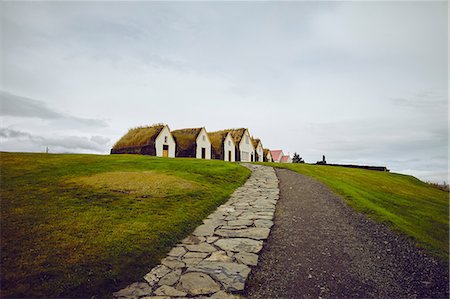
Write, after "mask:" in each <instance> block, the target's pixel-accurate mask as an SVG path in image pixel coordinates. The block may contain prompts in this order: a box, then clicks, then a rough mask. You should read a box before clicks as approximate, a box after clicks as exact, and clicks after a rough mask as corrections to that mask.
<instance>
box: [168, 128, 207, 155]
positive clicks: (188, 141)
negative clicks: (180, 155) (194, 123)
mask: <svg viewBox="0 0 450 299" xmlns="http://www.w3.org/2000/svg"><path fill="white" fill-rule="evenodd" d="M202 129H203V128H189V129H180V130H175V131H172V132H171V133H172V136H173V138H174V139H175V142H176V143H177V147H179V148H180V149H182V150H191V149H193V148H194V147H195V145H196V141H197V137H198V134H200V132H201V131H202Z"/></svg>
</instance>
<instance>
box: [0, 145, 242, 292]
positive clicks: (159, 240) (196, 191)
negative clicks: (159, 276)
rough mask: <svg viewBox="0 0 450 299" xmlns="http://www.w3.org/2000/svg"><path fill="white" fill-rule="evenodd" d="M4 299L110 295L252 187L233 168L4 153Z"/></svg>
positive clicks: (125, 157)
mask: <svg viewBox="0 0 450 299" xmlns="http://www.w3.org/2000/svg"><path fill="white" fill-rule="evenodd" d="M0 161H1V239H2V241H1V259H2V261H1V265H2V269H1V288H2V290H1V296H0V297H2V298H4V297H46V298H48V297H90V296H92V295H96V296H100V297H101V296H107V295H109V294H110V292H111V291H113V290H117V289H118V288H119V287H123V286H125V285H126V284H127V283H129V282H132V281H135V280H137V279H141V278H142V277H143V275H144V274H145V273H146V272H148V271H149V270H150V269H151V268H152V267H153V266H155V265H156V264H157V263H159V260H160V259H161V258H162V257H163V256H165V254H166V253H167V251H168V250H169V249H170V248H171V247H172V246H173V245H174V244H176V243H177V242H178V241H179V240H181V239H182V238H184V237H185V236H186V235H188V234H189V233H190V232H191V231H192V230H193V229H194V228H195V227H196V226H197V225H199V224H200V223H201V220H202V219H204V218H205V217H206V216H207V215H208V214H210V212H212V211H213V210H214V209H215V208H216V207H217V206H218V205H220V204H221V203H223V202H224V201H226V199H227V197H228V196H229V195H230V194H231V193H232V192H233V190H234V189H236V188H237V187H238V186H240V185H241V184H243V183H244V182H245V180H246V179H247V177H248V176H249V175H250V171H249V170H247V169H246V168H244V167H242V166H239V165H237V164H234V163H225V162H222V161H204V160H203V161H202V160H195V159H164V158H155V157H148V156H133V155H113V156H99V155H49V154H17V153H0Z"/></svg>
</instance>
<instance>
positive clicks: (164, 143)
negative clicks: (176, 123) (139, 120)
mask: <svg viewBox="0 0 450 299" xmlns="http://www.w3.org/2000/svg"><path fill="white" fill-rule="evenodd" d="M175 148H176V143H175V140H174V139H173V136H172V134H171V133H170V129H169V127H168V126H164V128H163V129H162V130H161V132H160V133H159V134H158V136H157V137H156V139H155V149H156V156H157V157H170V158H175Z"/></svg>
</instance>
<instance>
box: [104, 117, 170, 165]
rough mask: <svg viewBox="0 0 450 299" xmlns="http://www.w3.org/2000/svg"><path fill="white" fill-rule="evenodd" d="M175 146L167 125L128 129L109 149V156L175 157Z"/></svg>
mask: <svg viewBox="0 0 450 299" xmlns="http://www.w3.org/2000/svg"><path fill="white" fill-rule="evenodd" d="M175 149H176V144H175V140H174V138H173V136H172V134H171V133H170V129H169V127H168V126H167V125H164V124H157V125H152V126H145V127H137V128H133V129H130V130H129V131H128V132H127V133H126V134H125V135H124V136H122V138H120V139H119V141H117V142H116V144H115V145H114V146H113V148H112V149H111V154H141V155H150V156H157V157H170V158H174V157H175Z"/></svg>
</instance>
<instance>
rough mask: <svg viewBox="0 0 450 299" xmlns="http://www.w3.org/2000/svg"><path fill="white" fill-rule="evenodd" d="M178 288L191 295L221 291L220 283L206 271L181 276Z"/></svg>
mask: <svg viewBox="0 0 450 299" xmlns="http://www.w3.org/2000/svg"><path fill="white" fill-rule="evenodd" d="M177 289H178V290H182V291H185V292H187V293H188V294H190V295H207V294H212V293H215V292H218V291H220V285H219V284H217V283H216V282H215V281H214V280H213V279H212V278H211V277H210V276H209V275H208V274H206V273H198V272H192V273H186V274H184V275H183V276H181V278H180V282H179V283H178V285H177Z"/></svg>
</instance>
